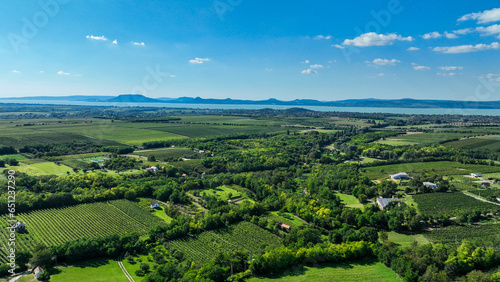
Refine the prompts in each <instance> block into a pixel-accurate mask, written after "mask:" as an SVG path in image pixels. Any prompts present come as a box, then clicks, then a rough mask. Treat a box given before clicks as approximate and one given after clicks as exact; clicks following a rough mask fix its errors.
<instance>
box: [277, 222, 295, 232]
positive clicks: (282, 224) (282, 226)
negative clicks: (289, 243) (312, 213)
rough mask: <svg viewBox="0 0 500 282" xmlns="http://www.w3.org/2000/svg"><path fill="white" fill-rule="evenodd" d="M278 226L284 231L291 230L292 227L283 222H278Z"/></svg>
mask: <svg viewBox="0 0 500 282" xmlns="http://www.w3.org/2000/svg"><path fill="white" fill-rule="evenodd" d="M279 227H280V228H281V229H282V230H283V231H286V232H290V230H292V227H291V226H290V225H286V224H284V223H280V224H279Z"/></svg>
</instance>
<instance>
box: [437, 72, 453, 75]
mask: <svg viewBox="0 0 500 282" xmlns="http://www.w3.org/2000/svg"><path fill="white" fill-rule="evenodd" d="M457 74H458V73H455V72H448V73H442V72H438V73H436V75H438V76H455V75H457Z"/></svg>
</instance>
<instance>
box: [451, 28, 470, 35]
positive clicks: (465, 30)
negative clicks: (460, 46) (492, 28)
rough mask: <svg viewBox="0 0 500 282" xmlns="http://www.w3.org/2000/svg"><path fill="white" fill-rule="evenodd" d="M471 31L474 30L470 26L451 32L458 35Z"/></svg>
mask: <svg viewBox="0 0 500 282" xmlns="http://www.w3.org/2000/svg"><path fill="white" fill-rule="evenodd" d="M472 31H474V30H473V29H472V28H463V29H458V30H454V31H453V33H454V34H458V35H466V34H469V33H471V32H472Z"/></svg>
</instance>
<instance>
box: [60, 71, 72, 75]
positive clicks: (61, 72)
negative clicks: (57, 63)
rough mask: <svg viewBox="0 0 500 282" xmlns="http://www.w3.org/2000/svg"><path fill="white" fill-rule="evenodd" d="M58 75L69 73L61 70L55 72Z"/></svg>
mask: <svg viewBox="0 0 500 282" xmlns="http://www.w3.org/2000/svg"><path fill="white" fill-rule="evenodd" d="M57 74H58V75H70V74H69V73H68V72H63V71H62V70H60V71H58V72H57Z"/></svg>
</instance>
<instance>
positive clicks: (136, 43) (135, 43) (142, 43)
mask: <svg viewBox="0 0 500 282" xmlns="http://www.w3.org/2000/svg"><path fill="white" fill-rule="evenodd" d="M132 44H133V45H135V46H146V44H145V43H144V42H134V41H132Z"/></svg>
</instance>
